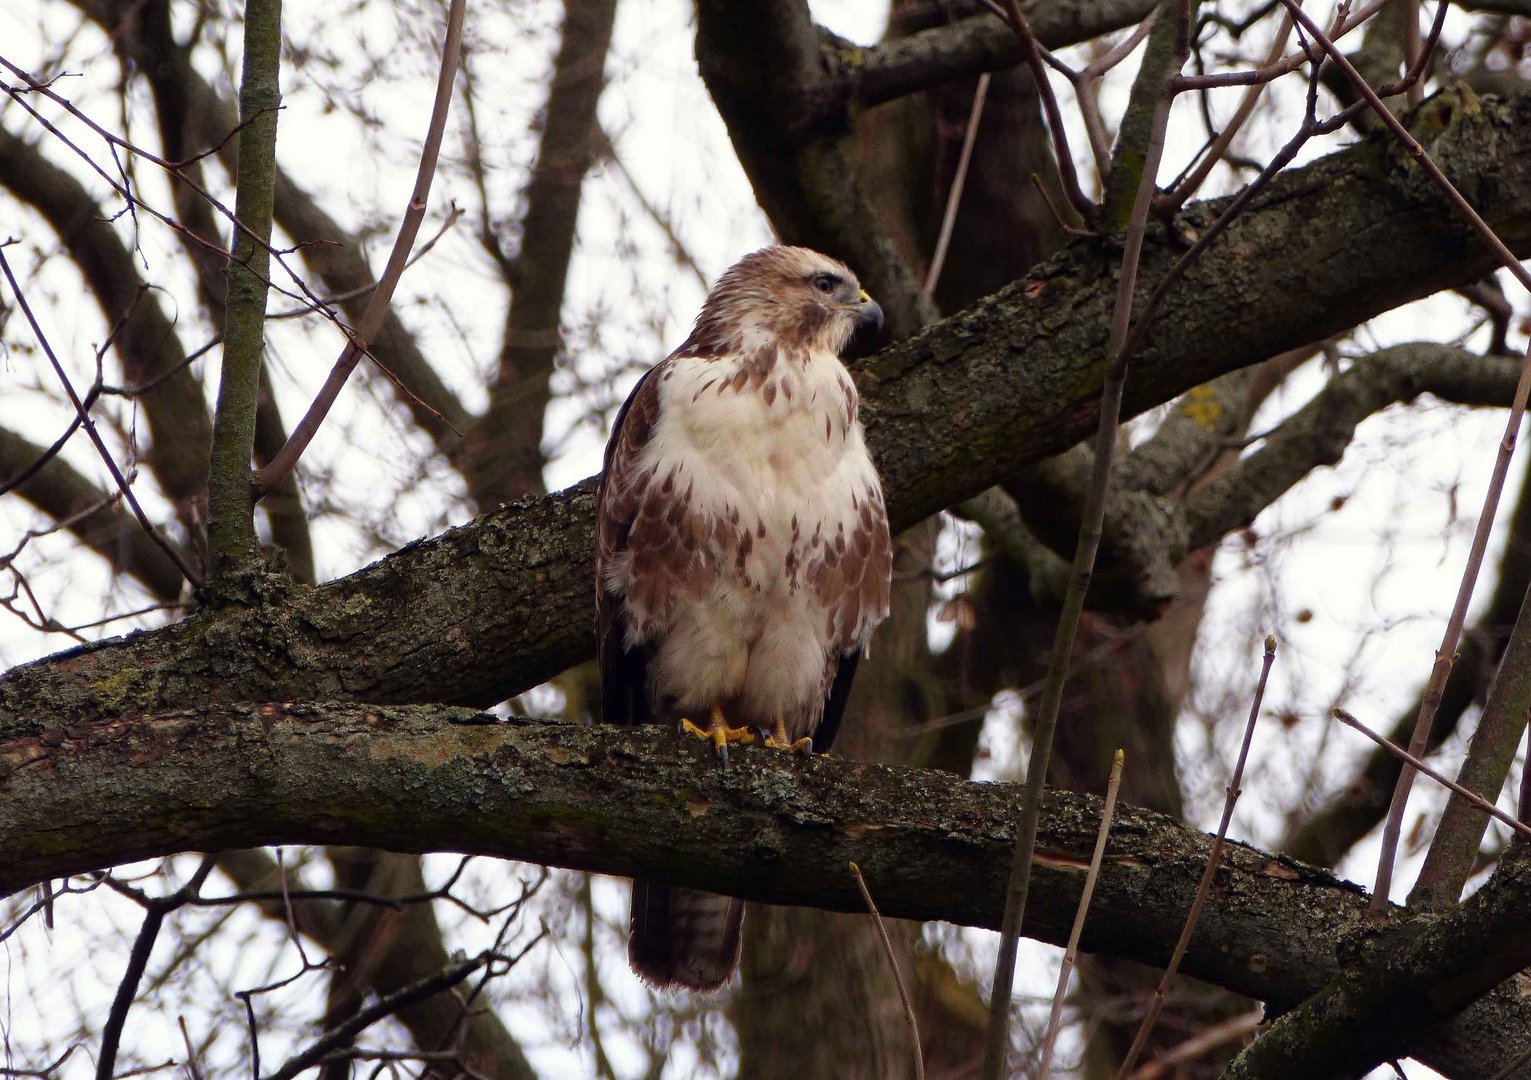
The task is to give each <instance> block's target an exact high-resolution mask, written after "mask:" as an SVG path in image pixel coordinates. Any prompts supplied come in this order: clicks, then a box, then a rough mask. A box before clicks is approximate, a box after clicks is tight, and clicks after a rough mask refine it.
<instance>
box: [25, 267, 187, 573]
mask: <svg viewBox="0 0 1531 1080" xmlns="http://www.w3.org/2000/svg"><path fill="white" fill-rule="evenodd" d="M0 272H3V273H4V274H5V280H6V282H7V283H8V284H9V285H10V287H11V295H12V296H14V297H15V298H16V306H17V307H19V308H21V313H22V314H23V315H25V316H26V319H27V324H28V325H29V326H30V327H31V328H32V333H33V334H34V335H35V336H36V337H37V343H38V344H39V345H41V346H42V350H43V352H44V353H45V354H47V357H48V362H49V363H50V364H51V365H52V366H53V371H54V374H56V375H57V376H58V379H59V382H60V383H61V384H62V385H63V387H64V393H66V394H67V395H68V396H69V402H70V404H71V405H73V406H74V411H75V415H76V416H77V417H79V420H80V423H81V424H82V425H83V426H84V428H85V434H86V435H87V436H89V438H90V441H91V444H92V445H93V446H95V448H96V452H97V453H98V454H100V455H101V460H102V462H104V463H105V465H106V469H107V471H108V472H110V473H111V474H112V480H113V482H115V483H116V485H117V490H118V491H120V492H122V497H123V499H124V500H126V502H127V504H128V507H129V508H130V509H131V510H132V511H133V516H134V517H135V518H137V519H138V524H139V525H141V526H143V530H144V532H145V533H147V534H148V536H149V538H150V539H151V540H153V541H154V542H155V543H156V544H158V545H159V547H160V549H161V550H162V551H164V553H165V554H166V555H168V556H169V557H170V561H171V562H173V563H175V565H176V568H177V569H179V570H180V571H181V574H182V576H183V577H185V578H186V580H187V581H189V582H191V584H192V585H193V586H197V585H201V584H202V576H201V575H200V574H198V573H197V572H196V571H195V570H193V569H192V567H191V564H190V563H188V562H187V561H186V559H185V558H184V557H183V556H182V555H181V553H180V552H179V551H177V550H176V548H175V545H173V544H171V543H170V541H169V540H166V539H165V537H164V536H163V535H161V534H160V531H159V530H158V529H156V528H155V527H154V526H153V525H152V524H151V523H150V522H149V518H148V515H147V514H145V513H144V510H143V507H142V506H139V505H138V497H137V496H136V495H134V494H133V489H132V488H131V487H130V486H129V485H128V481H127V479H126V478H125V477H124V476H123V475H122V470H121V469H119V468H118V467H117V462H116V461H115V460H114V459H113V458H112V454H111V451H109V450H108V449H107V448H106V443H105V442H103V441H102V439H101V434H100V432H98V431H97V430H96V422H95V421H94V420H92V419H91V416H90V411H89V409H87V408H86V406H85V403H84V402H83V401H82V400H81V399H80V395H79V394H77V393H76V392H75V389H74V384H73V383H72V382H70V381H69V375H68V373H67V372H65V371H64V365H63V364H61V363H59V359H58V357H57V356H56V355H55V354H54V352H53V346H52V345H50V344H49V343H48V338H47V335H46V334H44V333H43V329H42V326H41V325H39V324H38V322H37V316H36V315H34V314H33V313H32V306H31V305H30V304H28V303H27V298H26V296H25V295H23V293H22V291H21V286H20V285H18V284H17V282H16V275H15V274H13V273H12V272H11V264H10V261H9V260H7V259H6V257H5V245H3V244H0Z"/></svg>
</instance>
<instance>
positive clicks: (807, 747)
mask: <svg viewBox="0 0 1531 1080" xmlns="http://www.w3.org/2000/svg"><path fill="white" fill-rule="evenodd" d="M765 745H766V746H769V747H772V748H773V749H776V750H786V751H789V752H791V753H794V754H812V753H813V739H812V738H810V737H808V736H806V735H805V736H804V737H803V738H801V739H798V740H797V741H796V742H792V741H791V740H789V739H788V738H787V725H786V724H784V723H782V722H781V721H780V720H777V721H776V723H774V724H772V725H771V734H769V735H767V736H766V738H765Z"/></svg>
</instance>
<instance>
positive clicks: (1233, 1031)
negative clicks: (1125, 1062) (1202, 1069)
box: [1130, 1009, 1265, 1080]
mask: <svg viewBox="0 0 1531 1080" xmlns="http://www.w3.org/2000/svg"><path fill="white" fill-rule="evenodd" d="M1264 1020H1265V1013H1264V1010H1262V1009H1255V1010H1253V1011H1251V1012H1246V1013H1240V1014H1238V1015H1237V1016H1230V1017H1229V1018H1228V1019H1226V1020H1223V1021H1221V1022H1220V1023H1216V1024H1212V1025H1211V1026H1209V1027H1205V1028H1203V1029H1202V1030H1200V1031H1198V1032H1197V1033H1196V1034H1194V1035H1192V1036H1191V1037H1190V1038H1188V1039H1186V1040H1185V1041H1184V1042H1181V1043H1177V1044H1176V1045H1175V1046H1172V1047H1170V1048H1169V1049H1168V1050H1166V1051H1164V1052H1163V1053H1162V1054H1160V1055H1159V1056H1158V1057H1156V1058H1154V1059H1153V1060H1152V1061H1150V1062H1147V1063H1146V1064H1144V1065H1143V1066H1142V1067H1141V1068H1139V1069H1138V1070H1137V1071H1136V1072H1134V1073H1133V1074H1132V1076H1131V1077H1130V1080H1160V1078H1161V1077H1164V1076H1179V1075H1180V1072H1179V1070H1177V1069H1175V1066H1176V1065H1180V1064H1182V1063H1185V1062H1191V1061H1195V1060H1196V1059H1197V1058H1199V1057H1201V1056H1202V1055H1203V1054H1205V1053H1207V1052H1208V1051H1209V1050H1213V1049H1216V1048H1217V1047H1219V1046H1222V1045H1224V1044H1225V1043H1230V1042H1233V1041H1235V1040H1242V1039H1247V1038H1248V1037H1249V1036H1250V1035H1253V1034H1254V1033H1255V1031H1257V1030H1258V1029H1259V1027H1260V1024H1261V1023H1263V1022H1264Z"/></svg>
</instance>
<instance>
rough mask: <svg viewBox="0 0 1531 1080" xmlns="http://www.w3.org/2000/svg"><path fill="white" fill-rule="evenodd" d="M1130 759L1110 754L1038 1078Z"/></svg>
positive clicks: (1059, 1019) (1042, 1076)
mask: <svg viewBox="0 0 1531 1080" xmlns="http://www.w3.org/2000/svg"><path fill="white" fill-rule="evenodd" d="M1126 761H1127V754H1126V752H1125V751H1123V750H1120V749H1118V750H1117V752H1116V753H1115V754H1113V755H1112V757H1111V775H1110V777H1108V778H1107V780H1106V805H1105V806H1104V807H1103V808H1102V809H1101V812H1100V830H1099V831H1098V832H1097V833H1096V834H1095V850H1094V851H1093V852H1092V853H1091V854H1090V869H1089V872H1088V873H1086V874H1085V877H1084V890H1083V891H1082V892H1081V893H1080V894H1079V907H1078V909H1077V910H1076V911H1075V913H1074V925H1073V926H1072V927H1071V928H1070V929H1069V942H1068V947H1067V948H1065V949H1064V950H1063V964H1062V967H1061V968H1060V969H1059V971H1058V989H1057V991H1056V992H1055V993H1054V994H1053V1011H1052V1015H1050V1016H1049V1017H1048V1018H1047V1033H1046V1034H1045V1035H1044V1036H1043V1037H1042V1060H1041V1063H1040V1064H1039V1065H1038V1066H1037V1077H1038V1080H1047V1077H1048V1076H1050V1075H1051V1072H1050V1071H1049V1070H1051V1068H1052V1063H1053V1043H1054V1042H1055V1041H1056V1040H1057V1038H1058V1029H1059V1028H1061V1027H1062V1026H1063V1001H1064V998H1065V997H1066V996H1067V994H1068V988H1069V973H1070V972H1072V971H1073V970H1074V958H1075V957H1076V956H1077V955H1078V954H1079V939H1080V937H1081V936H1082V935H1083V934H1084V921H1085V917H1086V916H1087V915H1088V914H1089V913H1090V898H1091V897H1092V896H1094V895H1095V882H1096V881H1098V880H1099V879H1100V864H1101V860H1102V859H1104V858H1105V856H1106V841H1107V839H1109V838H1110V836H1111V818H1112V817H1113V816H1114V815H1115V814H1116V795H1117V792H1118V791H1120V790H1121V786H1122V766H1123V765H1124V764H1125V763H1126Z"/></svg>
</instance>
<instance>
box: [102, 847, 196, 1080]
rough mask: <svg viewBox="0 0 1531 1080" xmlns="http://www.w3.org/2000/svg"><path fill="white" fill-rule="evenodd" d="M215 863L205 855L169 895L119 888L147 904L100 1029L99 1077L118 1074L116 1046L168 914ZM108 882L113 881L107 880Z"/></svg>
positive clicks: (109, 1079)
mask: <svg viewBox="0 0 1531 1080" xmlns="http://www.w3.org/2000/svg"><path fill="white" fill-rule="evenodd" d="M215 865H216V864H215V862H214V860H213V858H212V857H211V856H208V857H205V858H204V859H203V860H202V863H201V865H200V866H198V867H197V871H196V873H194V874H192V876H191V878H190V880H188V881H187V882H186V884H185V885H183V886H181V887H180V888H179V889H177V890H176V891H175V892H173V893H171V894H170V895H169V896H163V897H152V898H150V897H144V896H143V894H142V893H139V892H138V891H137V890H136V889H126V888H118V891H119V892H121V893H123V895H126V896H133V897H134V898H135V899H140V902H141V903H143V905H144V921H143V925H142V926H140V927H139V930H138V938H137V940H135V941H134V942H133V951H132V952H131V953H130V954H129V955H128V966H127V970H126V971H124V972H123V974H122V980H121V981H120V982H119V983H118V984H117V994H116V997H114V998H113V999H112V1007H111V1011H110V1012H108V1013H107V1016H106V1023H105V1024H104V1025H103V1026H102V1028H101V1052H100V1053H99V1054H98V1055H97V1056H96V1080H112V1077H113V1076H114V1075H115V1071H114V1069H115V1066H116V1063H117V1048H118V1046H119V1044H120V1043H121V1041H122V1028H123V1025H124V1024H126V1023H127V1019H128V1010H130V1009H131V1008H132V1007H133V999H134V998H135V997H137V996H138V983H139V980H140V979H142V978H143V973H144V968H145V967H147V966H148V964H149V954H150V953H152V952H153V951H154V943H155V941H156V940H158V938H159V931H160V927H161V926H162V925H164V922H165V916H167V915H169V914H170V913H171V912H172V911H175V910H176V909H177V908H180V907H182V906H184V905H185V904H186V902H187V901H188V900H190V899H191V898H192V897H193V896H195V895H196V894H197V891H198V890H199V889H201V888H202V884H203V882H205V881H206V880H207V876H208V875H209V874H211V873H212V872H213V867H214V866H215ZM107 884H109V885H111V884H113V882H112V881H111V880H110V879H108V881H107Z"/></svg>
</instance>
